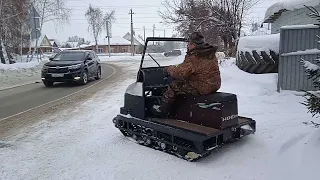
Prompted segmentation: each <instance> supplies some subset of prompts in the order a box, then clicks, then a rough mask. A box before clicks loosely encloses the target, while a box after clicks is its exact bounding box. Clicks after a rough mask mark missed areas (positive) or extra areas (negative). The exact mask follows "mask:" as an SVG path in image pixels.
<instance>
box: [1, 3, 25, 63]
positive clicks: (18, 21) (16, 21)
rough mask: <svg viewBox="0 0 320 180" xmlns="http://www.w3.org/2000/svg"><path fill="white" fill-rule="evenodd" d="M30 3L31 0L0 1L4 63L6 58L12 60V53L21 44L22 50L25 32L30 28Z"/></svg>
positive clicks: (2, 57) (2, 60)
mask: <svg viewBox="0 0 320 180" xmlns="http://www.w3.org/2000/svg"><path fill="white" fill-rule="evenodd" d="M29 4H30V2H29V0H6V1H0V35H1V37H0V59H1V62H2V63H6V58H8V59H9V62H11V60H12V58H11V53H12V52H16V50H17V49H18V47H19V45H20V50H21V51H22V47H23V44H24V41H25V36H24V33H25V32H26V31H27V30H28V27H27V16H28V7H29ZM21 51H20V52H21ZM4 53H5V54H6V57H5V56H4Z"/></svg>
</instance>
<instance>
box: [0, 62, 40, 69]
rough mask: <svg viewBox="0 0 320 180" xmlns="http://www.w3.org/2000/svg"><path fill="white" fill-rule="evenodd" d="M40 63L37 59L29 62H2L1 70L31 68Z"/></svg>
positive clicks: (0, 64)
mask: <svg viewBox="0 0 320 180" xmlns="http://www.w3.org/2000/svg"><path fill="white" fill-rule="evenodd" d="M37 65H39V62H37V61H31V62H27V63H14V64H2V63H0V70H1V69H3V70H17V69H29V68H33V67H35V66H37Z"/></svg>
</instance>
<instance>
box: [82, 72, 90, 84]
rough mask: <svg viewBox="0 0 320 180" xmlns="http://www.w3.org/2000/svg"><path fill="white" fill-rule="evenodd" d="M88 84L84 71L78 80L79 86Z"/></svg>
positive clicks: (86, 74)
mask: <svg viewBox="0 0 320 180" xmlns="http://www.w3.org/2000/svg"><path fill="white" fill-rule="evenodd" d="M87 83H88V71H87V70H85V71H84V72H83V74H82V77H81V79H80V84H81V85H86V84H87Z"/></svg>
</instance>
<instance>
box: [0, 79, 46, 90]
mask: <svg viewBox="0 0 320 180" xmlns="http://www.w3.org/2000/svg"><path fill="white" fill-rule="evenodd" d="M37 83H41V82H40V81H32V82H28V83H24V84H19V85H15V86H9V87H5V88H0V91H5V90H8V89H13V88H17V87H21V86H26V85H30V84H37Z"/></svg>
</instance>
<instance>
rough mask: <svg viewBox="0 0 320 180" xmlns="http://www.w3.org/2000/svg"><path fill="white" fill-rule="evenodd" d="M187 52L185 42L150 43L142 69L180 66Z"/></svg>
mask: <svg viewBox="0 0 320 180" xmlns="http://www.w3.org/2000/svg"><path fill="white" fill-rule="evenodd" d="M186 51H187V42H184V41H148V44H147V48H146V53H145V57H144V60H143V63H142V68H148V67H159V65H160V66H169V65H176V64H180V63H182V62H183V60H184V56H185V54H186ZM150 56H151V57H150ZM152 58H154V60H155V61H156V62H155V61H154V60H153V59H152ZM157 63H158V64H159V65H158V64H157Z"/></svg>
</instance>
